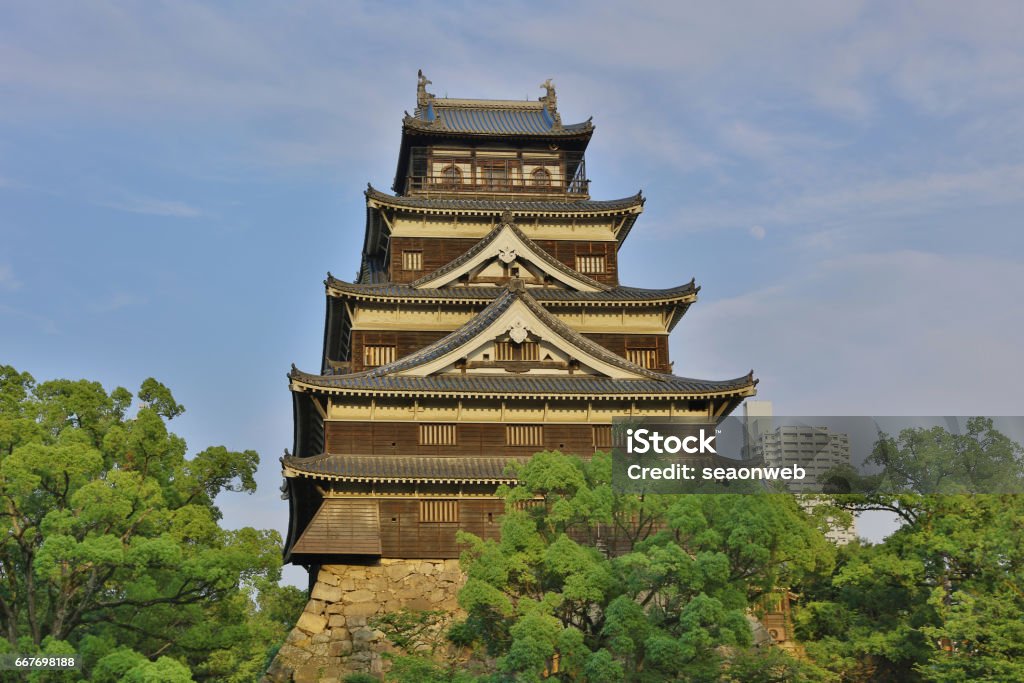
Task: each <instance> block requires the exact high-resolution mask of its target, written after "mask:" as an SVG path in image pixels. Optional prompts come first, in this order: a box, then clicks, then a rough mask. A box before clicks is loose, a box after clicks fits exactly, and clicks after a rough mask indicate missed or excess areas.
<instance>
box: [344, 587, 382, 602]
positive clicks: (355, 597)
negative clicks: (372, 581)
mask: <svg viewBox="0 0 1024 683" xmlns="http://www.w3.org/2000/svg"><path fill="white" fill-rule="evenodd" d="M342 597H343V598H344V600H345V602H369V601H371V600H373V599H375V598H376V597H377V596H376V595H375V594H374V593H373V591H369V590H366V589H365V588H363V589H360V590H357V591H352V592H351V593H345V594H344V596H342Z"/></svg>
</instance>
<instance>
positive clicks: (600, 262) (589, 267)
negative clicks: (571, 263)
mask: <svg viewBox="0 0 1024 683" xmlns="http://www.w3.org/2000/svg"><path fill="white" fill-rule="evenodd" d="M576 270H578V271H579V272H581V273H603V272H604V256H603V255H599V254H590V255H587V256H577V257H576Z"/></svg>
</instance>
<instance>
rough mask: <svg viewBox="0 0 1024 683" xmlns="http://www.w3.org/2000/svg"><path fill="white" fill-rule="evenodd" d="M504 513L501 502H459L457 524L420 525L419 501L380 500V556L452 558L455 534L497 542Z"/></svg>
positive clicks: (457, 549) (455, 555)
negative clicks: (474, 536)
mask: <svg viewBox="0 0 1024 683" xmlns="http://www.w3.org/2000/svg"><path fill="white" fill-rule="evenodd" d="M504 511H505V504H504V501H501V500H487V499H483V500H460V501H459V521H458V522H446V523H443V522H420V521H419V501H417V500H415V499H413V500H409V499H404V500H403V499H398V500H381V501H380V537H381V552H382V554H383V556H384V557H401V558H430V559H442V558H456V557H458V556H459V552H460V551H461V550H462V549H461V548H460V547H459V545H458V544H457V543H456V541H455V533H456V532H457V531H459V530H460V529H461V530H463V531H468V532H470V533H473V534H476V535H477V536H479V537H480V538H493V539H497V538H498V532H499V528H500V521H501V520H500V518H501V515H502V514H503V513H504ZM488 515H489V516H488Z"/></svg>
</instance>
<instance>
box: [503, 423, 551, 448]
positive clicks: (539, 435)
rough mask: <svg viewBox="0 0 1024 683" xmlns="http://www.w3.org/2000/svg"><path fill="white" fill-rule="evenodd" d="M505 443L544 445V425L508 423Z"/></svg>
mask: <svg viewBox="0 0 1024 683" xmlns="http://www.w3.org/2000/svg"><path fill="white" fill-rule="evenodd" d="M505 443H506V445H509V446H543V445H544V426H543V425H506V426H505Z"/></svg>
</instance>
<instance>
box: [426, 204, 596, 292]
mask: <svg viewBox="0 0 1024 683" xmlns="http://www.w3.org/2000/svg"><path fill="white" fill-rule="evenodd" d="M512 221H513V216H512V213H511V212H510V211H505V212H504V213H503V214H502V216H501V222H500V223H497V224H496V225H495V226H494V228H493V229H492V230H491V232H489V233H488V234H487V235H486V236H484V237H483V238H482V239H481V240H480V241H479V242H477V243H476V244H475V245H473V246H472V247H471V248H470V249H469V250H468V251H466V252H465V253H464V254H462V255H461V256H459V257H458V258H456V259H454V260H452V261H450V262H449V263H447V264H445V265H444V266H441V267H440V268H438V269H437V270H435V271H434V272H432V273H429V274H427V275H424V276H423V277H421V278H419V279H418V280H415V281H414V282H413V283H412V286H413V287H415V288H417V289H444V288H448V287H460V286H476V287H479V286H487V285H493V286H501V285H505V284H508V283H511V282H512V281H514V280H519V283H520V284H519V285H518V286H522V287H524V288H525V287H527V286H532V287H541V286H543V287H556V288H561V289H569V290H572V291H577V292H602V291H607V290H608V289H610V287H609V285H606V284H603V283H601V282H598V281H597V280H595V279H593V278H592V277H589V276H587V275H584V274H583V273H580V272H579V271H576V270H574V269H572V268H570V267H569V266H567V265H565V264H564V263H562V262H561V261H559V260H557V259H556V258H554V257H553V256H551V255H550V254H549V253H547V251H545V250H544V249H542V248H541V247H540V246H538V245H537V244H536V243H535V242H534V241H533V240H531V239H530V238H529V237H527V236H526V235H525V234H524V233H523V231H522V230H520V229H519V227H518V226H516V224H515V223H513V222H512Z"/></svg>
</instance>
